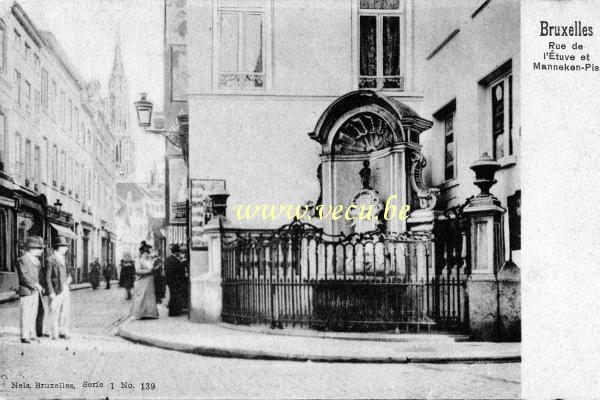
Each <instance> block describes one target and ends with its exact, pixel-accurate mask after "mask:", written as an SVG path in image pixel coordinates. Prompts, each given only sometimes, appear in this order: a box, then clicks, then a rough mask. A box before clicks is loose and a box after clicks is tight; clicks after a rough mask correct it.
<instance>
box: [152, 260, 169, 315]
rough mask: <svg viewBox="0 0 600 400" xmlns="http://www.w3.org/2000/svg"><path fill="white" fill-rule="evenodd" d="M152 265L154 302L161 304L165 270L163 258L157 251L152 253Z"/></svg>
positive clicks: (163, 295) (164, 291) (163, 294)
mask: <svg viewBox="0 0 600 400" xmlns="http://www.w3.org/2000/svg"><path fill="white" fill-rule="evenodd" d="M152 258H153V260H152V265H153V268H154V289H155V293H156V303H157V304H161V303H162V301H163V299H164V298H165V294H166V292H167V287H166V284H165V270H164V268H163V260H162V258H161V257H160V256H159V254H158V253H157V252H154V253H153V254H152Z"/></svg>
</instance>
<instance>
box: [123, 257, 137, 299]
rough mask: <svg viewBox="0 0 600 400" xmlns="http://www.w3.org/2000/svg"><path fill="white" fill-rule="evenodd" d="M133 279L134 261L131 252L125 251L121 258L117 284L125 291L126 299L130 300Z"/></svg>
mask: <svg viewBox="0 0 600 400" xmlns="http://www.w3.org/2000/svg"><path fill="white" fill-rule="evenodd" d="M134 281H135V262H134V261H133V258H132V257H131V253H125V254H124V255H123V259H121V276H120V277H119V286H121V287H123V288H125V290H126V291H127V300H131V289H133V282H134Z"/></svg>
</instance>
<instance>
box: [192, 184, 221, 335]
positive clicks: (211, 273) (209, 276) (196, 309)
mask: <svg viewBox="0 0 600 400" xmlns="http://www.w3.org/2000/svg"><path fill="white" fill-rule="evenodd" d="M228 196H229V195H228V194H227V193H211V194H210V197H211V200H212V208H213V213H214V214H215V215H214V217H213V218H212V219H211V220H210V221H209V222H208V224H206V225H205V227H204V232H203V234H204V239H205V241H206V244H207V248H208V249H207V257H206V261H207V263H206V267H205V268H203V269H202V272H201V273H200V274H199V275H197V276H192V277H191V279H190V286H191V289H190V307H191V308H190V320H191V321H192V322H198V323H217V322H220V321H221V311H222V308H223V288H222V286H221V280H222V278H221V263H222V259H221V241H222V231H223V228H225V226H226V225H227V220H226V218H225V213H226V209H227V197H228Z"/></svg>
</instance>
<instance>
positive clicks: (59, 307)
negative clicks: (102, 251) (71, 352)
mask: <svg viewBox="0 0 600 400" xmlns="http://www.w3.org/2000/svg"><path fill="white" fill-rule="evenodd" d="M68 250H69V244H68V243H67V239H65V238H64V237H62V236H58V237H57V238H56V240H55V241H54V242H53V243H52V254H51V255H50V257H48V260H47V261H48V262H47V265H46V285H47V288H48V296H49V297H50V321H51V322H50V323H51V329H50V331H51V336H52V339H58V338H59V337H60V338H63V339H68V338H69V336H70V333H69V323H70V319H71V288H70V284H71V282H72V281H73V278H72V277H71V275H70V273H69V271H68V269H67V260H66V258H65V254H66V253H67V251H68Z"/></svg>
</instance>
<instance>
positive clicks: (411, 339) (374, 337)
mask: <svg viewBox="0 0 600 400" xmlns="http://www.w3.org/2000/svg"><path fill="white" fill-rule="evenodd" d="M218 325H219V326H220V327H221V328H223V329H229V330H232V331H238V332H246V333H252V334H258V335H274V336H288V337H289V336H292V337H307V338H317V339H338V340H356V341H362V342H395V343H416V342H427V343H431V342H440V343H455V342H456V343H459V342H470V341H472V340H471V337H470V336H469V335H457V334H443V333H440V334H435V333H431V334H429V333H417V334H408V335H407V334H404V333H398V334H396V333H377V334H368V333H350V332H325V331H322V332H321V331H311V330H293V329H292V330H290V329H270V328H265V327H260V328H257V327H252V326H244V325H233V324H228V323H225V322H220V323H219V324H218Z"/></svg>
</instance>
